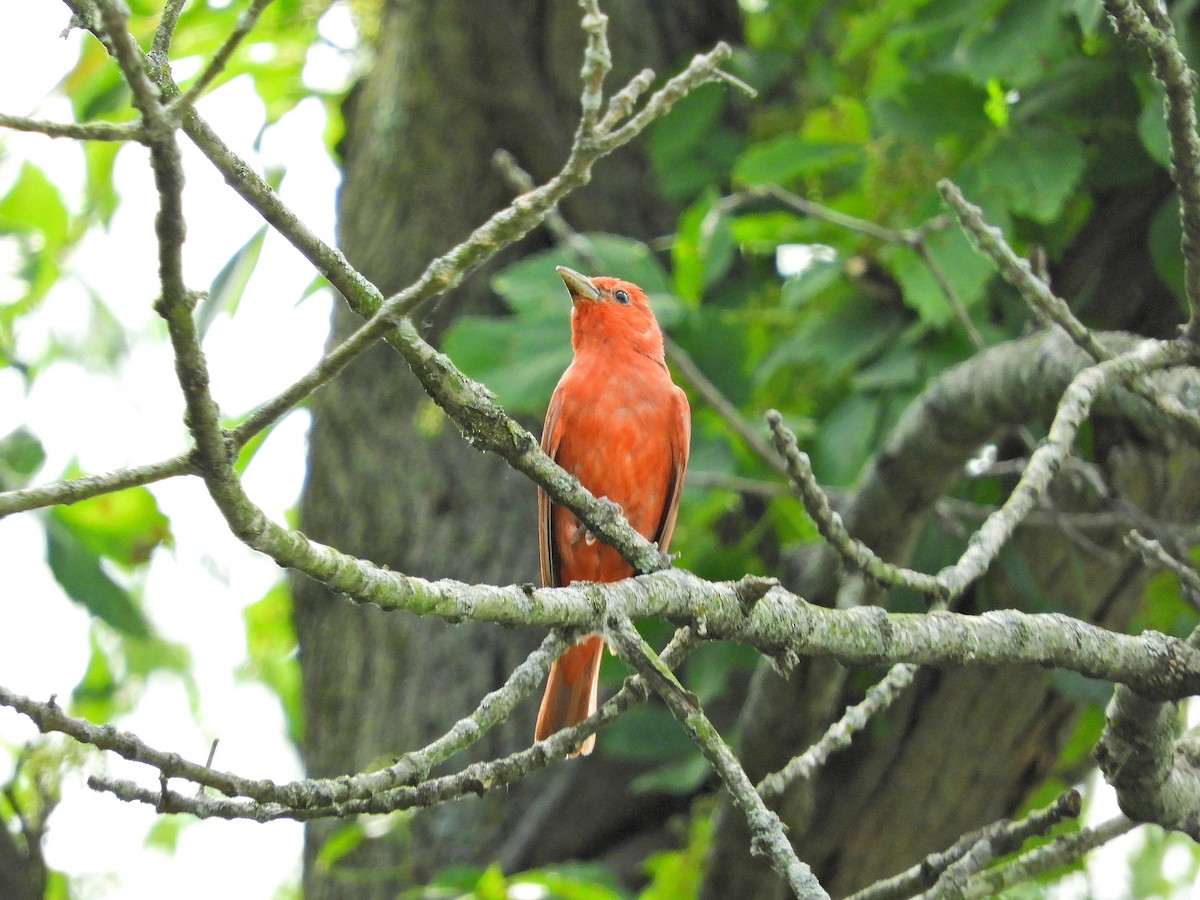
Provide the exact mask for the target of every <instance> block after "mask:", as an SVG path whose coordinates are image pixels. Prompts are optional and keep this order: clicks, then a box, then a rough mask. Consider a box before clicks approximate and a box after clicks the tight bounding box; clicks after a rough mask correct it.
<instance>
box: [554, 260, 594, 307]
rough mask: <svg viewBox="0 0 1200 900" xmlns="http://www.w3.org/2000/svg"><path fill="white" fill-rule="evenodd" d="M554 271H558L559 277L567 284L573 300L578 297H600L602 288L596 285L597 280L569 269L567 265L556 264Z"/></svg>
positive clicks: (585, 298)
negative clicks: (594, 280)
mask: <svg viewBox="0 0 1200 900" xmlns="http://www.w3.org/2000/svg"><path fill="white" fill-rule="evenodd" d="M554 271H556V272H558V274H559V277H561V278H562V280H563V282H564V283H565V284H566V285H567V290H568V291H569V292H570V294H571V299H572V300H574V299H575V298H576V297H578V298H580V299H582V300H599V299H600V288H598V287H596V284H595V282H593V281H592V279H590V278H588V277H587V276H586V275H580V274H579V273H578V272H576V271H575V270H574V269H568V268H567V267H566V266H555V267H554Z"/></svg>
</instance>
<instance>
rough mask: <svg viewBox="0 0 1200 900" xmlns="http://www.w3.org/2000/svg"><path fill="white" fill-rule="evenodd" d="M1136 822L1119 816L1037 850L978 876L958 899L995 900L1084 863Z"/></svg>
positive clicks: (1063, 837)
mask: <svg viewBox="0 0 1200 900" xmlns="http://www.w3.org/2000/svg"><path fill="white" fill-rule="evenodd" d="M1137 825H1138V823H1137V822H1134V821H1131V820H1130V819H1127V818H1126V817H1125V816H1116V817H1115V818H1112V819H1109V820H1108V821H1107V822H1103V823H1101V824H1100V825H1097V826H1095V827H1093V828H1084V829H1082V830H1081V831H1077V832H1075V833H1074V834H1065V835H1063V836H1062V837H1058V838H1055V839H1054V840H1053V841H1051V842H1050V843H1048V844H1044V845H1042V846H1041V847H1036V848H1034V849H1033V850H1030V851H1029V852H1028V853H1024V854H1022V855H1021V856H1019V857H1017V858H1016V859H1014V860H1012V861H1011V862H1007V863H1005V864H1004V865H1002V866H997V867H996V868H994V869H989V870H988V871H986V872H981V873H979V874H978V875H976V876H975V877H974V878H972V879H971V881H970V882H969V883H968V885H967V888H966V890H964V891H963V892H962V893H961V894H959V895H958V896H959V897H960V898H962V900H983V898H985V897H995V896H997V895H998V894H1000V893H1001V892H1002V891H1004V890H1006V889H1007V888H1010V887H1012V886H1013V885H1017V884H1021V883H1022V882H1026V881H1030V880H1031V879H1033V878H1036V877H1037V876H1039V875H1042V874H1044V873H1046V872H1049V871H1052V870H1053V869H1057V868H1059V867H1060V866H1065V865H1067V864H1068V863H1072V862H1075V861H1076V860H1078V859H1082V858H1083V857H1084V856H1085V855H1086V854H1088V853H1090V852H1091V851H1092V850H1095V849H1096V848H1097V847H1102V846H1103V845H1105V844H1107V843H1108V842H1109V841H1111V840H1113V839H1114V838H1118V837H1120V836H1121V835H1123V834H1125V833H1126V832H1128V831H1131V830H1132V829H1134V828H1136V827H1137Z"/></svg>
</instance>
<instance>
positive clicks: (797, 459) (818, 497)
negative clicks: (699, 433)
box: [767, 409, 946, 599]
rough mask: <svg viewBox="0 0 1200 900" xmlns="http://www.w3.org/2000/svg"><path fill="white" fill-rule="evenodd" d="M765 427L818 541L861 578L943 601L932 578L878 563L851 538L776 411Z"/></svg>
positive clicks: (942, 591) (939, 585)
mask: <svg viewBox="0 0 1200 900" xmlns="http://www.w3.org/2000/svg"><path fill="white" fill-rule="evenodd" d="M767 425H768V426H769V427H770V429H771V434H772V435H773V436H774V438H775V449H776V450H778V452H779V455H780V456H781V457H783V459H784V460H785V462H786V464H787V471H788V477H789V478H790V479H791V484H792V488H793V489H794V490H795V491H796V493H797V494H798V495H799V496H800V499H801V500H802V501H803V503H804V509H805V511H807V512H808V515H809V517H810V518H812V520H813V521H814V522H815V523H816V525H817V530H818V531H819V532H820V533H821V537H823V538H825V540H826V541H827V542H828V543H829V545H830V546H831V547H832V548H833V549H834V550H836V551H837V553H838V554H839V555H840V556H841V557H842V559H843V560H844V561H845V562H846V563H848V564H849V565H851V566H853V567H854V568H855V569H857V570H858V571H860V572H862V573H863V574H864V575H866V576H868V577H869V578H871V579H872V580H874V581H875V582H877V583H878V584H881V585H901V586H904V587H908V588H911V589H912V590H915V591H918V592H920V593H922V594H925V595H926V596H928V597H931V598H935V599H945V596H946V594H945V590H946V589H945V588H944V586H943V585H942V583H941V582H940V581H939V580H938V578H936V577H935V576H933V575H927V574H925V573H924V572H917V571H915V570H914V569H906V568H903V567H901V566H895V565H892V564H891V563H889V562H886V561H885V560H882V559H880V558H879V557H878V556H877V555H876V554H875V552H874V551H873V550H872V549H871V548H870V547H868V546H867V545H866V544H864V543H863V542H862V541H859V540H857V539H855V538H854V537H852V536H851V534H850V532H848V531H847V530H846V526H845V525H844V524H843V523H842V517H841V516H839V515H838V514H837V513H836V512H834V510H833V508H832V507H831V506H830V505H829V498H828V497H826V496H825V492H824V491H822V490H821V487H820V485H818V484H817V479H816V476H815V475H814V474H813V470H812V463H811V462H809V459H808V454H807V453H804V452H802V451H801V450H800V448H799V447H798V446H797V444H796V435H794V434H793V433H792V431H791V429H789V428H788V427H787V426H786V425H784V424H783V416H782V415H781V414H780V412H779V411H778V410H774V409H772V410H769V411H768V412H767Z"/></svg>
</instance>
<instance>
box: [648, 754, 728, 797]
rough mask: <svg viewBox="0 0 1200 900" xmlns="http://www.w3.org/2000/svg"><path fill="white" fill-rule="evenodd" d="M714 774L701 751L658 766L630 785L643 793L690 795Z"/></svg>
mask: <svg viewBox="0 0 1200 900" xmlns="http://www.w3.org/2000/svg"><path fill="white" fill-rule="evenodd" d="M711 776H712V766H711V765H709V762H708V760H707V759H705V758H704V757H703V756H701V755H700V754H699V753H693V754H692V755H691V756H688V757H686V758H684V759H681V760H680V761H679V762H675V763H667V764H666V765H662V766H656V767H655V768H653V769H652V770H650V771H649V772H646V773H645V774H643V775H639V776H638V777H637V778H635V779H633V781H632V782H630V784H629V787H630V788H631V789H632V790H634V791H638V792H641V793H659V794H674V795H676V796H680V797H686V796H690V795H692V794H694V793H696V791H698V790H699V789H700V787H701V786H702V785H703V784H704V783H705V782H706V781H708V779H709V778H710V777H711Z"/></svg>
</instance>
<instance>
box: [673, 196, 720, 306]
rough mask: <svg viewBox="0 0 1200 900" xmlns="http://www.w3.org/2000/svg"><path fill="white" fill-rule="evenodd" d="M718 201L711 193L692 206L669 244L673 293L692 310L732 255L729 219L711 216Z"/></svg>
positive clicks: (682, 217) (683, 216)
mask: <svg viewBox="0 0 1200 900" xmlns="http://www.w3.org/2000/svg"><path fill="white" fill-rule="evenodd" d="M719 199H720V197H719V195H718V194H717V192H716V191H715V190H711V191H708V192H706V193H705V194H704V195H703V196H701V197H700V199H698V200H697V201H696V202H695V203H693V204H692V205H691V206H690V207H689V208H688V209H687V210H686V211H685V212H684V213H683V215H682V216H680V217H679V224H678V225H677V226H676V228H675V239H674V240H673V241H672V242H671V263H672V269H673V271H674V275H675V281H674V284H675V291H676V293H677V294H678V295H679V296H680V297H682V298H683V299H684V300H686V301H688V302H689V303H690V304H691V305H692V306H693V307H694V306H697V305H698V304H699V303H700V298H701V297H702V295H703V294H704V291H705V289H706V288H708V287H709V286H710V285H711V284H713V282H715V281H716V280H717V279H718V278H720V277H721V276H722V275H724V274H725V273H726V272H727V271H728V270H729V267H730V265H731V264H732V263H733V259H734V254H735V251H736V248H735V247H734V243H733V238H732V232H731V230H730V223H729V219H728V218H727V217H725V216H719V215H716V214H714V213H713V206H714V204H715V203H716V202H717V201H718V200H719Z"/></svg>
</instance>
